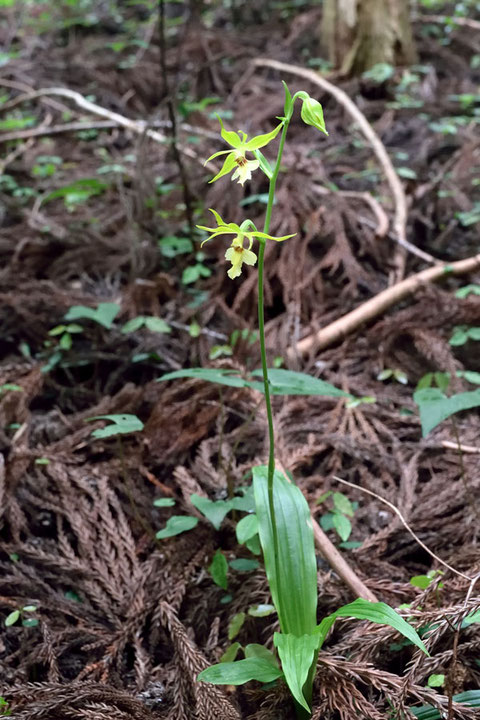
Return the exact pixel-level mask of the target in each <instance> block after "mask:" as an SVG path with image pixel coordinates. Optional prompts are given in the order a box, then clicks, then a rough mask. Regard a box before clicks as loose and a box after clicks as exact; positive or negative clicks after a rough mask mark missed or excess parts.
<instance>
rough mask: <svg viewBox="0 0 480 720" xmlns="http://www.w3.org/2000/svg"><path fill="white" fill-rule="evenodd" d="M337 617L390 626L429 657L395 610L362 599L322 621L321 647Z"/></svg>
mask: <svg viewBox="0 0 480 720" xmlns="http://www.w3.org/2000/svg"><path fill="white" fill-rule="evenodd" d="M337 617H353V618H356V619H357V620H370V622H374V623H378V624H379V625H388V626H389V627H392V628H393V629H394V630H397V632H399V633H401V635H403V636H404V637H406V638H407V639H408V640H410V642H412V643H413V644H414V645H416V646H417V647H418V648H420V650H422V651H423V652H424V653H425V654H426V655H428V652H427V649H426V647H425V645H424V644H423V642H422V641H421V640H420V638H419V636H418V634H417V632H416V630H414V629H413V627H412V626H411V625H409V624H408V623H407V621H406V620H404V619H403V618H402V617H401V616H400V615H399V614H398V613H397V612H395V610H394V609H393V608H391V607H390V606H389V605H386V604H385V603H382V602H377V603H374V602H370V601H369V600H363V599H362V598H357V600H355V601H354V602H352V603H350V604H349V605H344V606H343V607H341V608H339V609H338V610H336V611H335V612H334V613H332V614H331V615H328V616H327V617H326V618H324V619H323V620H322V622H321V623H320V625H319V626H318V629H317V630H318V633H319V635H320V639H321V642H320V645H322V644H323V641H324V640H325V637H326V636H327V633H328V631H329V630H330V628H331V626H332V625H333V623H334V622H335V620H336V618H337Z"/></svg>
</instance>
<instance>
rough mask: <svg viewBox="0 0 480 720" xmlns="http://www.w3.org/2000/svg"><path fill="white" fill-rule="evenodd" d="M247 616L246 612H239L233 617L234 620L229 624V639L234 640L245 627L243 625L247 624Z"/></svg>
mask: <svg viewBox="0 0 480 720" xmlns="http://www.w3.org/2000/svg"><path fill="white" fill-rule="evenodd" d="M246 617H247V616H246V615H245V613H244V612H239V613H237V614H236V615H234V616H233V618H232V619H231V620H230V622H229V623H228V639H229V640H234V639H235V638H236V637H237V635H238V633H239V632H240V630H241V629H242V627H243V623H244V622H245V618H246Z"/></svg>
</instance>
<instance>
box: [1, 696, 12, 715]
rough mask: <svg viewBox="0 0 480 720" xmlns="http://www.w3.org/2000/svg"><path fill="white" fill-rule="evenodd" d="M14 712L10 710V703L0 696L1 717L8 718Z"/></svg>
mask: <svg viewBox="0 0 480 720" xmlns="http://www.w3.org/2000/svg"><path fill="white" fill-rule="evenodd" d="M11 714H12V711H11V710H9V709H8V702H7V701H6V700H5V698H4V697H2V696H1V695H0V717H8V716H9V715H11Z"/></svg>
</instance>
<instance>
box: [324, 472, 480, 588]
mask: <svg viewBox="0 0 480 720" xmlns="http://www.w3.org/2000/svg"><path fill="white" fill-rule="evenodd" d="M333 479H334V480H336V481H337V482H340V483H343V485H348V486H349V487H351V488H354V489H355V490H360V492H363V493H366V494H367V495H371V496H372V497H374V498H376V499H377V500H380V502H382V503H384V504H385V505H388V507H389V508H390V509H391V510H393V512H394V513H395V514H396V515H397V516H398V518H399V519H400V521H401V523H402V525H403V526H404V528H405V529H406V530H408V532H409V533H410V535H411V536H412V537H413V539H414V540H415V542H417V543H418V544H419V545H420V547H422V548H423V549H424V550H425V552H427V553H428V554H429V555H430V557H432V558H433V559H434V560H436V561H437V562H438V563H440V565H443V567H446V568H447V569H448V570H450V572H452V573H454V575H458V576H459V577H462V578H464V579H465V580H468V581H469V582H470V583H473V581H474V580H475V578H471V577H470V576H469V575H465V573H462V572H460V570H455V568H454V567H452V566H451V565H449V564H448V563H446V562H445V560H442V558H439V557H438V555H435V553H434V552H433V550H430V548H429V547H428V546H427V545H425V543H424V542H422V541H421V540H420V538H419V537H418V535H416V534H415V533H414V532H413V530H412V528H411V527H410V525H409V524H408V523H407V521H406V520H405V518H404V517H403V515H402V513H401V512H400V510H399V509H398V508H397V507H396V506H395V505H394V504H393V503H391V502H390V501H389V500H386V499H385V498H383V497H382V496H381V495H378V494H377V493H376V492H373V490H367V488H363V487H360V485H355V483H351V482H349V481H348V480H343V478H340V477H337V475H333Z"/></svg>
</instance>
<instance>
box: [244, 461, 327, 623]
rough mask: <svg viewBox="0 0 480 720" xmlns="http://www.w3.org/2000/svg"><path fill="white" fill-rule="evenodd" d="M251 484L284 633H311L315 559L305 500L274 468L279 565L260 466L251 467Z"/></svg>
mask: <svg viewBox="0 0 480 720" xmlns="http://www.w3.org/2000/svg"><path fill="white" fill-rule="evenodd" d="M253 488H254V493H255V503H256V509H257V513H256V514H257V519H258V529H259V535H260V542H261V545H262V549H263V555H264V560H265V570H266V573H267V578H268V583H269V586H270V591H271V593H272V599H273V603H274V605H275V608H276V610H277V613H278V617H279V621H280V627H281V629H282V632H283V633H285V634H293V635H297V636H301V635H305V634H311V633H312V632H313V631H314V629H315V626H316V613H317V563H316V558H315V547H314V539H313V529H312V521H311V516H310V510H309V507H308V504H307V501H306V500H305V498H304V497H303V495H302V493H301V491H300V490H299V488H297V487H296V486H295V485H293V484H292V483H291V482H289V481H288V480H287V479H286V478H285V477H284V476H283V475H282V473H281V472H279V471H278V470H276V471H275V477H274V482H273V494H274V497H273V501H274V508H275V515H276V525H277V540H278V556H279V558H281V561H280V562H279V564H278V568H277V567H276V563H275V558H274V538H273V528H272V521H271V517H270V510H269V503H268V492H267V468H266V467H265V466H264V465H262V466H260V467H254V468H253Z"/></svg>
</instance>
